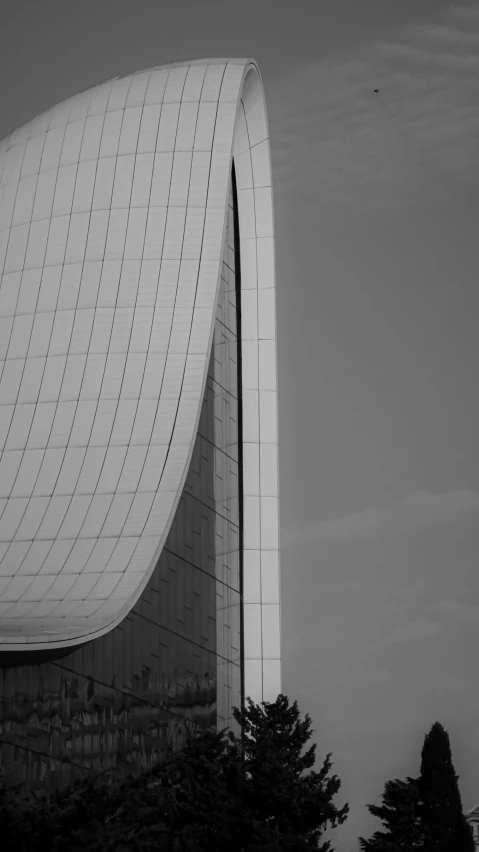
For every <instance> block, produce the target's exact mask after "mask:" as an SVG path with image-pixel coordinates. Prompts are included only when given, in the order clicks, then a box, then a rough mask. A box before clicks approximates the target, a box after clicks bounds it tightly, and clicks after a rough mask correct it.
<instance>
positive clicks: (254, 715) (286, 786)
mask: <svg viewBox="0 0 479 852" xmlns="http://www.w3.org/2000/svg"><path fill="white" fill-rule="evenodd" d="M262 708H263V709H262ZM233 714H234V717H235V719H236V721H237V722H238V724H239V725H240V727H241V730H242V734H243V748H244V766H245V772H246V782H245V791H244V795H245V799H244V801H245V803H246V807H247V809H248V811H249V812H250V813H252V814H254V816H255V817H256V819H257V820H258V822H259V823H260V824H262V825H267V826H268V828H269V831H270V832H272V833H273V836H275V835H276V836H277V837H278V838H280V841H278V842H280V843H281V844H282V845H278V847H277V848H278V849H287V850H308V849H314V850H321V852H328V850H330V849H331V846H330V843H329V841H326V842H325V843H323V844H322V845H321V846H319V845H318V843H319V840H320V838H321V836H322V834H323V833H324V831H325V829H326V827H327V824H328V823H330V824H331V827H332V828H334V827H336V826H337V825H340V824H341V823H343V822H345V820H346V818H347V815H348V813H349V805H344V807H343V808H341V809H339V810H338V808H336V806H335V805H334V804H333V802H332V799H333V797H334V796H335V795H336V793H337V792H338V791H339V789H340V787H341V781H340V780H339V778H338V777H337V776H336V775H333V776H332V777H330V778H328V773H329V770H330V769H331V765H332V764H331V761H330V757H331V755H330V754H328V755H327V756H326V758H325V760H324V763H323V766H322V768H321V770H320V771H319V772H315V771H311V772H309V774H307V775H303V774H302V773H304V772H305V770H308V769H311V767H312V766H313V765H314V762H315V753H316V745H311V746H310V747H309V749H308V750H307V751H306V752H305V754H303V755H302V754H301V752H302V750H303V747H304V746H305V745H306V743H307V742H308V740H309V739H310V738H311V735H312V731H311V719H310V717H309V715H308V714H306V716H305V718H304V721H300V712H299V710H298V702H297V701H295V702H294V704H292V705H291V707H290V706H289V702H288V699H287V697H286V696H285V695H279V696H278V698H277V699H276V701H275V702H274V703H269V702H265V701H263V702H262V704H261V706H259V705H257V704H256V705H255V704H253V702H252V701H251V699H248V705H247V707H245V708H244V709H243V710H242V711H239V710H237V709H235V710H234V711H233ZM249 848H251V847H249Z"/></svg>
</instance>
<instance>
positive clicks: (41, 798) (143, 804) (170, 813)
mask: <svg viewBox="0 0 479 852" xmlns="http://www.w3.org/2000/svg"><path fill="white" fill-rule="evenodd" d="M262 707H263V708H264V709H262V708H261V707H260V706H259V705H255V704H253V702H252V701H250V700H249V705H248V707H247V708H245V709H244V710H242V711H238V710H235V711H234V713H235V717H236V719H237V721H238V722H239V724H240V726H241V731H242V735H241V737H235V736H234V734H232V733H231V732H229V734H228V735H227V736H225V731H222V732H215V731H206V732H205V733H204V734H202V735H200V736H196V737H190V739H189V741H188V742H187V744H186V746H185V747H184V748H182V749H181V750H178V751H170V752H169V753H167V754H166V755H165V757H164V759H163V760H161V761H160V762H159V763H157V764H156V766H154V767H153V768H152V769H150V770H149V771H148V772H145V773H144V774H143V775H141V776H139V777H137V778H132V777H130V778H127V779H126V780H125V781H123V782H122V783H120V784H115V785H113V786H108V785H107V783H106V781H105V780H104V779H103V780H102V779H99V778H97V779H96V780H94V779H93V778H89V779H87V780H86V781H78V782H76V783H75V784H74V785H73V786H72V787H70V788H68V789H67V790H63V791H61V792H56V793H55V794H54V795H53V796H47V795H46V794H45V793H40V794H35V793H33V792H32V791H28V790H25V789H23V790H22V789H21V788H20V787H18V788H16V789H13V790H12V789H10V790H5V788H3V789H2V788H0V837H1V838H2V846H1V849H2V852H39V850H42V852H45V850H51V852H59V850H65V849H68V850H69V852H84V851H85V850H89V852H127V850H138V852H153V850H154V851H155V852H160V850H165V852H223V850H227V852H286V850H288V852H296V850H297V852H302V850H312V849H314V850H317V852H319V851H320V850H321V852H328V850H330V844H329V842H328V843H323V844H322V845H319V841H320V838H321V835H322V833H323V832H324V829H325V827H326V826H327V825H328V823H329V824H330V825H331V827H334V826H335V825H338V824H340V823H342V822H344V820H345V819H346V815H347V813H348V805H345V806H344V807H343V808H342V809H340V810H338V809H337V808H335V806H334V805H333V804H332V801H331V800H332V797H333V796H335V795H336V793H337V792H338V790H339V788H340V783H341V782H340V781H339V779H338V778H336V776H333V777H332V778H328V773H329V769H330V767H331V763H330V760H329V757H330V755H328V756H327V758H326V760H325V761H324V764H323V767H322V769H321V771H320V772H310V773H309V774H307V775H304V771H305V770H307V769H310V768H311V766H312V765H313V764H314V753H315V748H316V747H315V746H313V747H310V748H309V749H308V751H307V752H306V753H305V754H304V755H301V751H302V748H303V746H304V744H305V743H307V741H308V740H309V739H310V737H311V731H310V727H311V722H310V719H309V716H306V718H305V720H304V721H301V720H300V714H299V711H298V708H297V702H295V703H294V704H293V705H292V707H289V704H288V699H287V698H286V696H283V695H280V696H279V697H278V699H277V701H276V702H274V703H272V704H269V703H265V702H263V704H262Z"/></svg>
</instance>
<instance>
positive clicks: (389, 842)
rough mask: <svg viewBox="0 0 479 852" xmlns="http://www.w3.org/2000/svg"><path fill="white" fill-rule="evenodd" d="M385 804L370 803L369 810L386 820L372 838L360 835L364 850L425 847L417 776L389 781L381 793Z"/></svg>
mask: <svg viewBox="0 0 479 852" xmlns="http://www.w3.org/2000/svg"><path fill="white" fill-rule="evenodd" d="M381 799H382V802H383V804H382V805H381V806H379V807H378V806H377V805H367V808H368V810H369V813H370V814H372V815H373V816H375V817H377V818H378V819H380V820H381V822H382V823H383V824H384V827H385V829H386V830H385V831H376V832H375V833H374V834H373V836H372V837H371V838H370V840H365V839H364V838H363V837H360V838H359V846H360V849H361V852H399V850H407V852H413V850H418V852H419V850H423V849H424V839H425V838H424V829H423V826H422V824H421V821H420V817H419V813H418V807H419V784H418V781H417V779H415V778H407V779H406V780H405V781H400V780H399V779H398V778H396V779H395V780H394V781H387V782H386V784H385V787H384V793H383V794H382V796H381Z"/></svg>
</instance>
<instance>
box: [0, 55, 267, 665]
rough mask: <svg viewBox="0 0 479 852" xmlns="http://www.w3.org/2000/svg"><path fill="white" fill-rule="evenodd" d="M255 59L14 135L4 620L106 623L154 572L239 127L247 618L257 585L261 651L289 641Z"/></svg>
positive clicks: (2, 529) (106, 91)
mask: <svg viewBox="0 0 479 852" xmlns="http://www.w3.org/2000/svg"><path fill="white" fill-rule="evenodd" d="M247 65H248V62H247V61H246V60H232V61H231V62H229V61H227V60H224V61H214V60H213V61H210V60H205V62H204V63H185V64H176V65H174V66H168V67H164V68H158V69H153V70H150V71H146V72H139V73H137V74H134V75H131V76H128V77H124V78H121V79H117V80H113V81H109V82H108V83H106V84H104V85H102V86H98V87H97V88H95V89H92V90H89V91H87V92H84V93H82V94H80V95H78V96H77V97H74V98H71V99H69V100H68V101H66V102H64V103H62V104H60V105H58V106H56V107H54V108H53V109H52V110H49V111H48V112H47V113H45V114H43V115H41V116H39V117H38V118H36V119H34V120H33V121H32V122H29V123H28V124H27V125H24V126H23V127H21V128H19V129H18V130H17V131H15V132H14V133H13V134H12V135H11V136H10V137H8V138H7V139H5V140H3V141H2V142H1V143H0V270H3V275H2V280H1V289H0V359H1V360H0V451H1V452H2V455H1V459H0V487H1V491H0V619H1V633H2V637H1V638H2V641H3V642H7V643H20V644H22V643H26V642H37V643H38V642H42V641H44V640H45V636H46V635H47V634H48V637H49V639H54V638H55V639H56V640H57V641H69V640H72V639H74V638H75V637H79V636H81V635H85V633H86V632H88V631H91V630H92V629H94V630H98V629H101V628H102V626H104V625H108V624H109V623H111V622H112V620H113V619H114V618H115V617H117V616H118V613H120V614H121V613H122V612H123V613H126V611H128V608H129V606H131V601H132V596H134V595H135V594H137V593H139V590H140V587H141V585H142V583H143V585H144V582H143V581H144V579H145V573H146V572H147V569H148V567H149V566H150V565H151V563H152V559H153V557H154V555H155V554H156V553H157V549H158V545H159V543H160V539H161V538H162V536H163V533H164V532H165V530H166V531H167V527H168V524H169V522H170V521H171V518H172V515H173V512H174V508H175V505H176V504H175V500H177V498H178V494H179V492H180V491H181V487H182V484H183V481H184V476H185V475H186V470H187V466H188V460H189V456H190V454H191V448H192V444H193V441H194V435H195V428H196V422H197V415H198V412H199V407H200V400H201V391H202V385H203V382H204V378H205V374H206V369H207V360H208V352H209V344H210V341H211V334H212V329H213V322H214V305H215V297H216V290H217V283H218V276H219V273H220V262H221V255H222V238H223V228H224V219H225V206H226V204H227V188H228V178H229V168H230V162H231V146H232V143H233V139H234V155H235V164H236V169H237V176H238V204H239V215H240V234H241V262H242V317H243V319H242V322H243V333H242V339H243V344H242V346H243V398H244V403H243V416H244V440H245V457H244V466H245V498H244V500H245V517H244V524H245V593H246V592H247V588H248V589H249V592H247V593H246V594H245V619H247V618H249V616H247V611H246V606H247V605H248V604H247V603H246V602H247V601H248V600H249V601H250V604H249V606H250V607H251V609H250V615H251V630H250V635H251V636H253V634H254V633H255V631H256V630H257V626H258V625H260V627H259V629H260V634H261V636H260V641H259V644H258V643H257V642H256V637H254V639H253V641H252V644H254V645H255V650H254V654H253V653H252V655H251V656H252V658H253V656H254V657H258V648H259V649H260V651H259V656H260V657H264V656H265V654H266V656H268V657H269V656H271V657H272V658H273V654H274V658H275V659H279V639H278V640H277V639H275V640H274V641H275V648H274V649H268V648H267V647H265V642H266V644H267V641H268V640H267V637H266V634H267V632H268V630H269V627H268V628H267V629H266V632H265V625H266V623H267V621H268V619H270V620H271V619H272V624H271V630H270V633H271V635H272V634H273V633H276V634H278V629H279V586H278V577H279V574H278V572H279V563H278V496H277V434H276V396H277V389H276V360H275V341H274V337H275V333H274V268H273V265H274V260H273V258H274V254H273V248H272V246H273V230H272V207H271V186H270V184H271V180H270V177H268V175H269V143H268V139H267V132H265V129H266V125H265V121H263V122H261V120H259V121H256V114H257V113H258V108H259V107H258V97H259V98H260V100H261V98H262V92H260V96H258V90H259V89H258V87H256V92H254V91H253V89H252V88H251V87H250V93H249V95H248V97H246V96H245V97H243V100H242V101H240V105H239V106H238V96H239V94H240V88H241V86H242V85H243V82H244V74H245V68H246V66H247ZM248 98H249V101H248ZM259 106H261V105H259ZM263 108H264V104H263ZM255 128H256V129H257V131H258V132H257V138H254V133H255ZM265 175H266V178H265ZM249 291H251V292H249ZM260 424H261V427H260ZM260 428H261V436H260V434H259V433H260ZM248 444H249V445H250V447H249V448H248V446H247V445H248ZM247 551H249V556H247ZM264 552H266V556H265V558H264V559H263V554H264ZM260 562H261V567H260V564H259V563H260ZM257 563H258V564H257ZM263 573H264V576H263ZM253 574H254V576H253ZM258 584H259V587H258ZM264 591H266V595H265V594H264ZM248 595H249V597H248ZM268 602H269V603H268ZM258 606H259V607H260V610H259V620H258V618H257V617H256V615H253V607H258ZM265 607H266V608H265ZM273 613H274V614H273ZM35 624H38V625H39V626H40V625H41V628H40V627H39V629H38V631H37V632H35V629H32V625H35ZM275 625H278V629H277V628H276V626H275ZM66 626H67V629H66ZM245 627H246V621H245ZM245 632H246V631H245ZM278 635H279V634H278ZM276 646H277V647H276ZM246 651H247V649H246V646H245V655H246V656H247V653H246Z"/></svg>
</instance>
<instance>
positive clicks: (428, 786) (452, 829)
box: [359, 722, 474, 852]
mask: <svg viewBox="0 0 479 852" xmlns="http://www.w3.org/2000/svg"><path fill="white" fill-rule="evenodd" d="M421 757H422V759H421V770H420V775H419V777H418V778H407V779H406V781H399V780H398V779H396V780H395V781H388V782H387V783H386V785H385V789H384V793H383V795H382V797H381V798H382V800H383V805H382V806H381V807H377V806H376V805H368V806H367V807H368V810H369V812H370V813H371V814H372V815H373V816H376V817H378V818H379V819H380V820H381V821H382V822H383V824H384V826H385V828H386V829H387V830H386V831H377V832H376V833H375V834H374V835H373V836H372V837H371V838H370V839H369V840H364V838H362V837H360V838H359V844H360V848H361V850H362V852H402V851H403V850H404V852H415V850H418V852H474V840H473V838H472V835H471V831H470V828H469V826H468V824H467V822H466V819H465V817H464V814H463V811H462V803H461V795H460V792H459V787H458V783H457V782H458V776H457V775H456V773H455V772H454V767H453V764H452V757H451V746H450V743H449V736H448V734H447V732H446V731H445V730H444V728H443V726H442V725H441V724H440V723H439V722H435V723H434V725H433V726H432V728H431V730H430V731H429V733H428V734H426V736H425V738H424V745H423V748H422V753H421Z"/></svg>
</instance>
